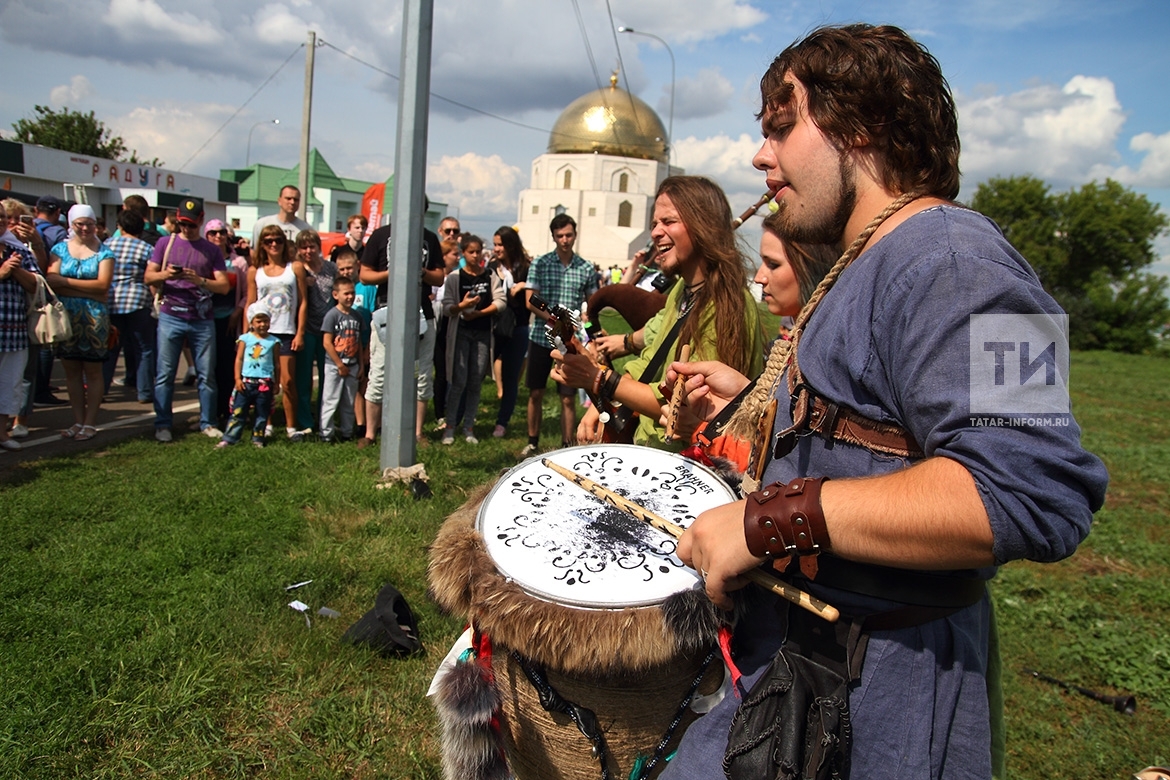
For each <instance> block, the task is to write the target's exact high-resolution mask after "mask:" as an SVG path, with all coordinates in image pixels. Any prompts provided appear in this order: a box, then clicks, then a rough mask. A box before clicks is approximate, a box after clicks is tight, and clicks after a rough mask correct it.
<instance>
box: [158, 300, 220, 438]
mask: <svg viewBox="0 0 1170 780" xmlns="http://www.w3.org/2000/svg"><path fill="white" fill-rule="evenodd" d="M184 341H186V342H187V343H188V344H189V345H190V346H191V355H192V356H193V357H194V358H195V374H196V377H197V383H198V388H199V429H200V430H203V429H204V428H213V427H215V322H214V321H213V320H184V319H180V318H178V317H173V316H171V315H170V314H167V313H165V312H164V313H161V314H159V315H158V370H157V371H156V372H155V378H154V414H155V420H154V427H155V428H170V427H171V426H172V424H173V422H174V414H173V413H172V411H171V400H172V399H173V398H174V395H175V369H176V368H177V367H178V365H179V356H180V355H181V354H182V353H183V342H184Z"/></svg>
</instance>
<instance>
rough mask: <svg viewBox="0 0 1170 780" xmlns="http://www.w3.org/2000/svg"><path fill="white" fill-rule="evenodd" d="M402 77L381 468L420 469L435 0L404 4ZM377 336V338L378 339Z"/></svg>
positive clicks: (412, 1) (388, 284) (391, 252)
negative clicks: (419, 373)
mask: <svg viewBox="0 0 1170 780" xmlns="http://www.w3.org/2000/svg"><path fill="white" fill-rule="evenodd" d="M402 17H403V23H402V59H401V62H400V65H399V69H398V72H399V73H400V74H401V81H400V82H399V85H398V137H397V140H396V142H395V152H394V203H393V210H392V211H391V214H392V216H391V220H390V224H392V225H393V226H394V232H393V238H392V239H391V242H390V258H389V262H390V268H389V270H390V278H389V280H388V281H387V290H386V292H387V296H386V299H387V300H386V303H387V305H388V309H387V317H388V318H387V322H386V380H385V381H386V384H385V389H384V392H383V393H382V450H381V464H382V469H383V470H385V469H388V468H402V467H406V466H413V465H414V463H415V440H414V417H415V408H416V403H415V399H416V395H417V394H416V390H415V378H414V361H415V357H416V356H417V354H418V318H419V286H420V285H421V283H422V282H421V279H420V275H421V274H422V238H423V233H422V231H423V216H424V215H423V201H424V198H425V197H426V195H425V189H426V171H427V168H426V166H427V113H428V111H429V110H430V89H431V33H432V27H433V19H434V2H433V0H406V1H405V2H404V3H403V8H402ZM374 338H377V336H375V337H374Z"/></svg>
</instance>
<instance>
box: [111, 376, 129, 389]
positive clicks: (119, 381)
mask: <svg viewBox="0 0 1170 780" xmlns="http://www.w3.org/2000/svg"><path fill="white" fill-rule="evenodd" d="M110 386H111V387H125V386H126V380H125V379H123V378H122V377H114V378H113V379H111V380H110Z"/></svg>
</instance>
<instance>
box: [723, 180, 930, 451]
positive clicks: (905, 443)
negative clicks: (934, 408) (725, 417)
mask: <svg viewBox="0 0 1170 780" xmlns="http://www.w3.org/2000/svg"><path fill="white" fill-rule="evenodd" d="M918 197H919V195H918V194H916V193H906V194H904V195H902V196H900V197H899V198H897V199H896V200H894V201H893V202H892V203H890V205H888V206H887V207H886V208H885V209H883V210H882V212H881V213H880V214H878V215H877V216H876V217H874V218H873V220H871V221H870V223H869V224H868V225H866V226H865V229H863V230H862V231H861V233H860V234H858V236H857V238H855V239H854V240H853V242H852V243H850V245H849V246H848V248H846V250H845V252H844V253H843V254H842V255H841V257H840V258H839V259H838V260H837V262H836V263H835V264H834V265H833V267H832V269H830V270H829V272H828V273H827V274H826V275H825V278H824V279H822V280H821V282H820V284H818V285H817V288H816V289H815V290H814V291H813V294H812V295H811V296H810V297H809V299H808V302H807V303H805V305H804V307H803V308H802V309H801V310H800V314H798V315H797V317H796V322H795V324H794V325H793V328H792V335H791V339H790V340H789V341H784V340H782V339H777V340H776V342H775V343H774V344H773V345H772V351H771V353H770V354H769V355H768V363H767V365H766V366H765V368H764V372H763V374H761V375H760V378H759V380H758V381H757V383H756V386H755V389H754V390H753V391H752V392H751V393H750V394H749V395H748V397H747V398H746V399H744V402H743V403H742V404H741V405H740V407H739V410H738V411H737V412H736V414H735V416H734V417H733V418H732V420H731V422H730V423H729V424H728V433H730V434H731V435H733V436H738V437H740V438H743V439H752V438H755V436H756V425H757V423H758V421H759V420H760V419H761V417H762V416H763V415H764V414H765V412H766V409H767V406H768V404H769V402H770V400H771V398H772V396H773V394H774V393H775V391H776V388H777V386H778V385H779V383H780V377H781V376H782V375H783V374H784V369H785V368H789V369H790V370H789V371H788V387H787V390H788V395H789V398H790V400H791V403H792V419H793V426H792V427H791V428H789V429H788V430H786V431H784V433H783V434H782V435H781V441H780V442H779V443H778V446H777V448H776V453H775V455H773V452H772V451H771V450H772V448H771V447H759V448H757V450H758V451H759V453H760V457H761V458H763V459H767V458H768V457H769V456H774V457H780V456H782V455H784V454H787V452H789V451H791V449H792V447H795V446H796V439H797V437H798V436H799V435H800V434H806V433H810V432H813V433H819V434H821V435H822V436H824V437H825V438H826V439H832V440H837V441H843V442H847V443H849V444H854V445H858V446H862V447H866V448H868V449H871V450H874V451H876V452H881V453H884V454H890V455H900V456H902V457H921V456H922V449H921V447H919V446H918V444H917V442H916V441H915V440H914V437H913V435H912V434H910V433H909V432H908V431H906V430H905V429H904V428H902V427H901V426H899V425H893V424H890V423H882V422H878V421H876V420H872V419H870V418H868V417H866V416H865V415H863V414H861V413H860V412H857V411H856V410H853V409H850V408H849V407H846V406H843V405H840V404H836V403H833V402H830V401H828V400H826V399H824V398H823V397H821V396H819V395H817V394H816V393H815V391H813V389H812V388H811V387H810V386H809V385H808V384H807V382H806V381H805V379H804V375H803V373H802V372H801V371H800V365H799V363H798V361H797V359H796V356H797V354H798V352H799V349H800V339H801V337H802V336H803V335H804V330H805V326H806V325H807V324H808V321H809V319H810V318H811V317H812V315H813V313H814V312H815V311H816V309H817V306H819V305H820V302H821V301H822V300H824V297H825V295H826V294H828V292H829V290H830V289H831V288H832V287H833V285H834V284H836V282H837V279H838V278H839V277H840V276H841V273H842V272H843V271H844V270H845V269H846V268H848V267H849V265H850V264H851V263H852V262H853V261H854V260H855V259H856V258H857V256H858V255H860V254H861V250H862V249H864V248H865V245H866V244H867V243H868V242H869V239H870V238H872V237H873V234H874V232H875V231H876V230H877V229H878V228H879V227H880V226H881V225H882V223H884V222H885V221H886V220H887V219H888V218H889V217H891V216H892V215H894V214H895V213H897V212H898V211H900V210H901V209H902V208H904V207H905V206H907V205H908V204H909V203H911V202H912V201H914V200H916V199H917V198H918ZM770 434H771V431H768V432H767V434H766V435H770ZM785 446H787V449H784V447H785ZM782 450H783V451H782ZM754 465H755V466H756V468H755V469H754V471H756V472H757V473H759V472H762V471H763V469H762V466H763V465H764V463H763V462H762V461H761V462H758V463H756V464H754ZM751 471H752V469H749V473H751Z"/></svg>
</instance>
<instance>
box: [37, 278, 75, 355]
mask: <svg viewBox="0 0 1170 780" xmlns="http://www.w3.org/2000/svg"><path fill="white" fill-rule="evenodd" d="M35 276H36V278H37V291H36V292H35V293H31V294H28V295H27V297H28V338H29V341H31V342H32V343H34V344H42V345H49V344H56V343H58V342H61V341H68V340H69V339H71V338H73V325H72V324H71V323H70V321H69V312H68V311H66V309H65V304H63V303H61V299H60V298H58V297H57V296H56V295H55V294H54V293H53V291H52V290H51V289H49V285H48V283H47V282H46V281H45V279H44V277H43V276H41V275H40V274H35Z"/></svg>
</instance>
